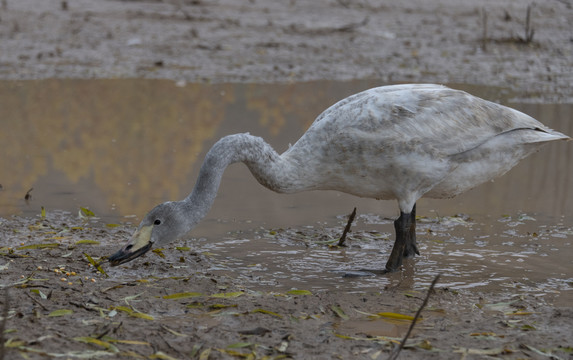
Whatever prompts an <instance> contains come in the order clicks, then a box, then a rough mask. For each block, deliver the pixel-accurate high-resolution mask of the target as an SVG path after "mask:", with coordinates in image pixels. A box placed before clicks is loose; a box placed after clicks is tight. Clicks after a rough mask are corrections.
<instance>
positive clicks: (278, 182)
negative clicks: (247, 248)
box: [183, 134, 298, 222]
mask: <svg viewBox="0 0 573 360" xmlns="http://www.w3.org/2000/svg"><path fill="white" fill-rule="evenodd" d="M236 162H243V163H245V165H247V166H248V168H249V169H250V170H251V173H252V174H253V176H254V177H255V178H256V179H257V180H258V181H259V183H261V184H262V185H264V186H265V187H267V188H269V189H271V190H273V191H277V192H293V191H296V190H297V189H296V185H295V184H296V178H297V177H298V174H297V171H296V168H297V167H296V166H292V165H291V164H290V163H289V162H288V161H287V160H285V159H284V158H283V157H281V156H280V155H279V154H278V153H277V152H276V151H275V150H274V149H273V148H272V147H271V146H270V145H269V144H267V143H266V142H265V141H264V140H263V139H261V138H259V137H255V136H251V135H249V134H235V135H229V136H226V137H224V138H222V139H221V140H219V141H218V142H217V143H215V145H213V147H212V148H211V149H210V150H209V152H208V153H207V155H206V157H205V161H204V162H203V165H202V166H201V170H200V171H199V177H198V179H197V183H196V184H195V187H194V188H193V191H192V192H191V194H189V196H187V198H185V200H183V203H185V205H186V206H188V207H189V210H190V211H193V212H195V216H194V218H195V219H196V221H197V222H198V221H199V220H200V218H203V216H205V215H206V214H207V211H209V209H210V208H211V205H212V204H213V202H214V201H215V197H216V195H217V190H218V189H219V185H220V183H221V178H222V177H223V172H224V171H225V169H226V168H227V166H229V165H230V164H232V163H236Z"/></svg>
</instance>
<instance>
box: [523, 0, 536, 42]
mask: <svg viewBox="0 0 573 360" xmlns="http://www.w3.org/2000/svg"><path fill="white" fill-rule="evenodd" d="M533 5H534V4H533V3H531V4H529V5H528V6H527V13H526V14H525V38H524V39H523V41H524V42H525V43H530V42H532V41H533V35H534V34H535V30H534V29H532V28H531V8H532V7H533Z"/></svg>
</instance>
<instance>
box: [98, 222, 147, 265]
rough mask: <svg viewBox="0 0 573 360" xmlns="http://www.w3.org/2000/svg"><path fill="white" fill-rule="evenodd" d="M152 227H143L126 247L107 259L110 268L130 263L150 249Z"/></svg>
mask: <svg viewBox="0 0 573 360" xmlns="http://www.w3.org/2000/svg"><path fill="white" fill-rule="evenodd" d="M152 229H153V226H151V225H149V226H143V227H141V228H139V229H137V231H136V232H135V233H134V234H133V236H132V237H131V239H130V240H129V242H128V243H127V245H125V246H124V247H122V248H121V249H120V250H119V251H118V252H116V253H115V254H113V255H112V256H110V257H109V258H108V260H109V262H110V263H111V266H117V265H121V264H123V263H126V262H128V261H131V260H133V259H135V258H137V257H140V256H141V255H143V254H145V253H146V252H148V251H149V249H151V245H153V243H152V242H151V230H152Z"/></svg>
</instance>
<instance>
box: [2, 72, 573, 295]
mask: <svg viewBox="0 0 573 360" xmlns="http://www.w3.org/2000/svg"><path fill="white" fill-rule="evenodd" d="M375 85H378V84H376V83H374V82H364V81H357V82H345V83H340V82H334V83H333V82H314V83H304V84H290V85H253V84H226V85H225V84H224V85H199V84H182V83H174V82H172V81H152V80H94V81H86V80H44V81H26V82H0V129H1V131H0V143H1V144H2V151H1V152H0V169H1V170H0V171H1V172H0V184H1V185H2V190H0V216H4V217H6V216H10V215H14V214H16V215H23V216H34V215H37V214H38V213H39V212H40V208H41V207H42V206H43V207H45V208H46V209H47V211H52V210H55V209H63V210H66V211H70V212H71V213H73V214H75V213H77V211H78V210H79V208H80V207H86V208H89V209H91V210H92V211H94V212H95V213H96V215H97V216H98V217H100V218H101V221H102V222H104V223H109V222H132V223H137V222H138V219H139V218H141V216H142V215H144V214H145V212H146V211H147V210H149V209H150V208H151V207H152V206H153V205H155V204H157V203H159V202H162V201H166V200H173V199H179V198H182V197H184V196H185V195H186V194H187V192H188V191H189V190H190V189H191V188H192V186H193V183H194V177H195V176H196V174H197V171H198V168H199V166H200V163H201V160H202V158H203V156H204V154H205V152H206V151H207V150H208V149H209V147H210V146H211V145H212V144H213V143H214V142H215V141H216V140H217V139H219V138H220V137H222V136H224V135H227V134H231V133H236V132H250V133H251V134H254V135H257V136H262V137H264V138H265V139H266V140H267V141H268V142H269V143H270V144H271V145H273V146H274V147H275V148H276V149H277V150H278V151H279V152H281V151H284V150H285V149H286V148H287V147H288V144H289V143H294V142H295V141H296V140H297V139H298V137H299V136H300V135H301V134H302V133H303V132H304V130H305V129H306V128H307V127H308V126H309V124H310V123H311V122H312V121H313V119H314V118H315V117H316V116H317V115H318V114H319V113H320V112H321V111H322V110H323V109H325V108H326V107H328V106H329V105H331V104H332V103H334V102H336V101H337V100H339V99H341V98H343V97H345V96H347V95H350V94H352V93H355V92H357V91H360V90H363V89H366V88H369V87H372V86H375ZM455 87H457V88H461V89H464V90H467V91H470V92H471V93H473V94H475V95H478V96H481V97H484V98H487V99H490V100H496V101H500V102H502V103H505V104H508V105H510V106H512V107H514V108H517V109H518V110H521V111H523V112H526V113H528V114H530V115H532V116H533V117H535V118H537V119H540V120H541V121H542V122H544V123H545V124H546V125H548V126H549V127H552V128H555V129H557V130H559V131H562V132H564V133H567V134H573V118H572V115H571V114H573V105H571V104H565V105H552V104H519V103H512V102H511V101H510V100H511V97H512V95H511V94H509V93H507V92H505V91H503V90H502V89H492V88H480V87H469V86H455ZM571 184H573V146H572V145H571V144H567V143H559V144H550V145H548V146H546V147H545V148H544V149H543V150H542V151H541V152H539V153H538V154H535V155H533V156H531V157H530V158H528V159H526V160H525V161H523V162H522V163H520V164H519V165H518V166H517V167H516V168H514V169H513V170H512V171H511V172H510V173H508V174H507V175H505V176H504V177H502V178H500V179H496V180H495V181H494V182H491V183H487V184H484V185H482V186H480V187H478V188H476V189H474V190H472V191H470V192H468V193H466V194H464V195H462V196H459V197H457V198H455V199H452V200H421V201H420V202H419V203H418V214H419V215H420V216H421V217H422V218H421V219H420V220H419V226H418V237H419V242H420V247H421V251H422V256H420V257H418V258H416V260H415V261H409V262H407V263H406V265H405V271H404V272H403V273H400V274H393V275H391V276H388V277H364V278H357V279H356V278H343V277H341V273H344V272H348V271H351V270H356V269H359V268H362V267H369V268H381V267H382V266H383V265H384V263H385V261H386V257H387V254H388V253H389V250H390V248H391V245H392V241H391V239H392V237H393V227H392V221H391V219H393V218H394V217H395V216H396V215H397V214H398V210H397V206H396V204H395V202H392V201H385V202H380V201H375V200H370V199H358V198H355V197H352V196H347V195H344V194H339V193H335V192H311V193H303V194H294V195H279V194H275V193H273V192H271V191H269V190H267V189H265V188H263V187H261V186H260V185H259V184H258V183H257V182H256V181H255V180H254V179H253V178H252V177H251V175H250V174H249V172H248V170H246V168H245V167H244V166H241V165H234V166H232V167H231V168H229V169H228V171H227V172H226V174H225V176H224V179H223V183H222V186H221V189H220V192H219V195H218V197H217V200H216V202H215V204H214V206H213V208H212V210H211V212H210V213H209V215H208V216H207V218H206V219H205V220H204V221H203V222H202V223H201V224H200V225H199V226H198V227H197V228H196V229H195V230H194V232H193V233H192V234H191V237H192V238H189V239H185V240H182V243H185V244H187V245H189V246H191V247H193V248H194V249H195V250H196V251H198V252H203V253H207V254H208V256H210V257H211V258H212V260H213V264H214V265H213V269H212V270H213V271H220V272H228V273H229V274H232V275H233V276H239V277H242V278H244V279H245V281H247V282H249V283H251V284H252V285H253V286H260V287H262V288H267V289H268V287H272V288H304V289H340V290H344V291H360V290H362V289H366V288H380V289H382V288H384V287H394V286H406V287H408V288H411V289H413V290H414V291H415V290H416V289H422V288H423V287H424V286H426V285H428V284H429V283H430V281H431V280H432V278H433V276H434V275H435V274H436V273H438V272H441V273H443V278H442V284H443V285H447V286H449V287H451V288H454V289H466V288H468V289H480V290H486V289H496V290H503V289H509V290H511V289H522V290H524V291H532V292H536V293H539V295H540V296H553V297H556V298H558V299H559V301H563V302H568V303H571V302H572V301H573V295H572V294H573V285H572V284H573V262H572V260H571V259H572V256H571V255H572V254H573V253H572V242H573V192H572V190H571ZM30 189H33V190H31V191H30V192H29V194H30V195H31V198H29V199H28V200H25V199H24V195H25V194H26V193H27V192H28V191H29V190H30ZM355 206H356V207H358V213H359V214H361V215H360V216H359V218H358V220H357V223H356V226H355V227H354V231H353V233H352V234H351V239H350V245H351V246H349V247H348V248H344V249H331V248H329V247H327V246H326V245H324V244H316V243H315V242H313V241H312V240H313V239H316V236H318V235H320V234H323V235H324V234H329V235H330V236H331V237H333V238H334V237H336V234H337V233H338V232H339V230H341V228H342V227H343V225H344V223H345V220H344V218H343V217H341V215H344V214H348V213H349V212H350V211H351V210H352V208H353V207H355ZM458 213H462V214H466V216H463V217H453V215H455V214H458ZM468 217H469V218H468ZM289 228H290V229H296V230H299V232H300V233H299V234H297V233H296V231H294V230H283V229H289ZM325 239H327V238H324V237H323V238H321V240H325ZM113 241H117V242H118V243H122V242H123V241H125V239H113Z"/></svg>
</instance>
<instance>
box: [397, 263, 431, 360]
mask: <svg viewBox="0 0 573 360" xmlns="http://www.w3.org/2000/svg"><path fill="white" fill-rule="evenodd" d="M439 278H440V274H438V275H436V277H435V278H434V280H433V281H432V284H431V285H430V288H429V289H428V292H427V293H426V298H425V299H424V301H423V302H422V306H420V308H419V309H418V311H417V312H416V315H415V316H414V320H412V323H411V324H410V327H409V328H408V332H406V335H405V336H404V339H402V341H401V342H400V346H398V347H397V348H395V349H394V350H393V351H392V353H390V357H388V360H395V359H397V358H398V355H399V354H400V351H402V349H403V348H404V345H406V340H408V337H409V336H410V333H411V332H412V330H413V329H414V325H416V321H418V318H419V317H420V314H421V313H422V310H424V308H425V307H426V304H427V303H428V299H429V298H430V294H431V293H432V290H434V286H435V285H436V283H437V282H438V279H439Z"/></svg>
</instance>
